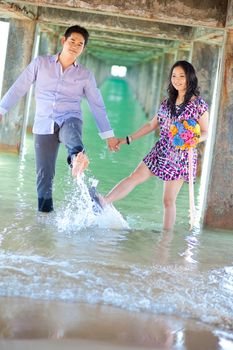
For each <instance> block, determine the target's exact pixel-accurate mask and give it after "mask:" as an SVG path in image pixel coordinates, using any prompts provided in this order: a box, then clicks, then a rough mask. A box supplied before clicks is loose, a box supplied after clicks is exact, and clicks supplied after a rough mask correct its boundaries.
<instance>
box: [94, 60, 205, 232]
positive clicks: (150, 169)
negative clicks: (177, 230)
mask: <svg viewBox="0 0 233 350" xmlns="http://www.w3.org/2000/svg"><path fill="white" fill-rule="evenodd" d="M167 91H168V96H169V97H168V99H165V100H164V101H163V102H162V104H161V106H160V108H159V111H158V114H157V115H155V116H154V117H153V119H152V120H151V121H150V122H148V123H146V124H145V125H144V126H142V127H141V128H140V129H139V130H137V131H136V132H134V133H133V134H132V135H130V136H127V137H126V138H120V139H119V145H120V144H126V143H128V144H130V143H131V142H132V141H135V140H136V139H138V138H140V137H142V136H144V135H146V134H148V133H150V132H152V131H154V130H156V129H157V128H158V127H160V139H159V141H157V142H156V144H155V146H154V147H153V148H152V150H151V151H150V152H149V153H148V154H147V155H146V156H145V158H144V159H143V161H142V162H141V163H140V164H139V165H138V167H137V168H136V169H135V171H134V172H133V173H132V174H131V175H130V176H129V177H127V178H125V179H123V180H122V181H121V182H120V183H118V184H117V185H116V186H115V187H114V188H113V189H112V190H111V191H110V192H109V193H108V194H107V195H106V196H105V197H102V198H100V202H101V204H102V206H105V205H107V204H110V203H112V202H114V201H116V200H118V199H121V198H123V197H125V196H126V195H127V194H128V193H129V192H131V191H132V190H133V189H134V187H135V186H137V185H139V184H141V183H142V182H144V181H146V180H147V179H149V178H150V177H151V176H153V175H155V176H158V177H159V178H160V179H162V180H163V181H164V192H163V204H164V219H163V226H164V229H166V230H170V229H172V228H173V226H174V224H175V220H176V198H177V195H178V193H179V191H180V189H181V187H182V185H183V183H184V181H185V182H188V181H189V164H188V150H182V149H177V148H176V147H175V146H174V145H173V144H172V141H171V138H170V137H169V130H170V126H171V124H173V123H174V122H176V121H183V120H188V119H192V120H194V121H198V123H199V125H200V130H201V136H200V139H199V142H202V141H205V140H206V138H207V133H208V105H207V103H206V102H205V101H204V100H203V99H202V97H201V96H200V95H199V90H198V80H197V77H196V73H195V70H194V68H193V66H192V65H191V64H190V63H189V62H187V61H178V62H176V63H175V64H174V65H173V67H172V68H171V72H170V78H169V85H168V89H167ZM193 154H194V156H193V169H194V173H193V177H194V181H195V177H196V169H197V150H196V149H194V152H193Z"/></svg>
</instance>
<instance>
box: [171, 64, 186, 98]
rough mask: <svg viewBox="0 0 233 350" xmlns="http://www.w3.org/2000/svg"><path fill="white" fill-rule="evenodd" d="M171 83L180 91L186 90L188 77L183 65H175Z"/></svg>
mask: <svg viewBox="0 0 233 350" xmlns="http://www.w3.org/2000/svg"><path fill="white" fill-rule="evenodd" d="M171 83H172V85H173V86H174V88H175V89H176V90H177V91H178V92H184V93H185V92H186V89H187V79H186V75H185V72H184V70H183V68H182V67H175V68H174V69H173V71H172V76H171Z"/></svg>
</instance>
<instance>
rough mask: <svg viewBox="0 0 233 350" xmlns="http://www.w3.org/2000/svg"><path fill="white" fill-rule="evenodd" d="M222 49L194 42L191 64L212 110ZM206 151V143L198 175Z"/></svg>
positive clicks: (201, 146) (199, 173)
mask: <svg viewBox="0 0 233 350" xmlns="http://www.w3.org/2000/svg"><path fill="white" fill-rule="evenodd" d="M219 53H220V47H219V46H218V45H213V44H212V45H211V44H207V43H205V42H201V41H194V42H193V48H192V58H191V62H192V64H193V66H194V68H195V70H196V73H197V77H198V85H199V87H200V92H201V96H202V97H203V98H204V100H205V101H206V102H207V103H208V104H209V109H210V110H211V105H212V99H213V91H214V86H215V80H216V73H217V67H218V61H219ZM204 151H205V143H203V142H202V143H201V144H200V145H198V168H197V175H198V176H200V175H201V173H202V163H203V157H204Z"/></svg>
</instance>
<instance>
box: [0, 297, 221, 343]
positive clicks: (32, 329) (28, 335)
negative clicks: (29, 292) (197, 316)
mask: <svg viewBox="0 0 233 350" xmlns="http://www.w3.org/2000/svg"><path fill="white" fill-rule="evenodd" d="M213 330H214V329H212V328H211V327H210V326H208V325H204V324H202V323H200V322H195V321H192V320H188V319H179V318H178V317H173V316H162V315H154V314H150V313H140V312H130V311H127V310H123V309H117V308H114V307H111V306H107V305H92V304H86V303H68V302H61V301H42V300H34V299H26V298H11V297H0V348H1V349H2V348H3V349H6V350H8V349H17V350H21V349H27V348H31V347H32V348H33V349H35V350H37V349H41V346H42V345H43V348H45V349H46V350H47V349H48V350H53V349H55V348H56V349H64V350H65V349H66V350H69V349H75V348H77V346H80V348H82V349H96V350H97V349H109V350H111V349H113V350H114V349H119V350H123V349H135V348H138V349H148V348H154V349H172V348H173V347H174V346H175V345H176V346H177V345H178V344H179V342H182V343H183V348H182V349H211V350H214V349H218V348H219V347H218V346H219V338H218V337H217V336H216V335H214V333H213V332H212V331H213Z"/></svg>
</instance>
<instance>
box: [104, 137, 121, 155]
mask: <svg viewBox="0 0 233 350" xmlns="http://www.w3.org/2000/svg"><path fill="white" fill-rule="evenodd" d="M119 143H120V141H119V139H118V138H116V137H109V138H108V139H107V144H108V149H109V150H110V151H115V152H117V151H119V149H120V147H119Z"/></svg>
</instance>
